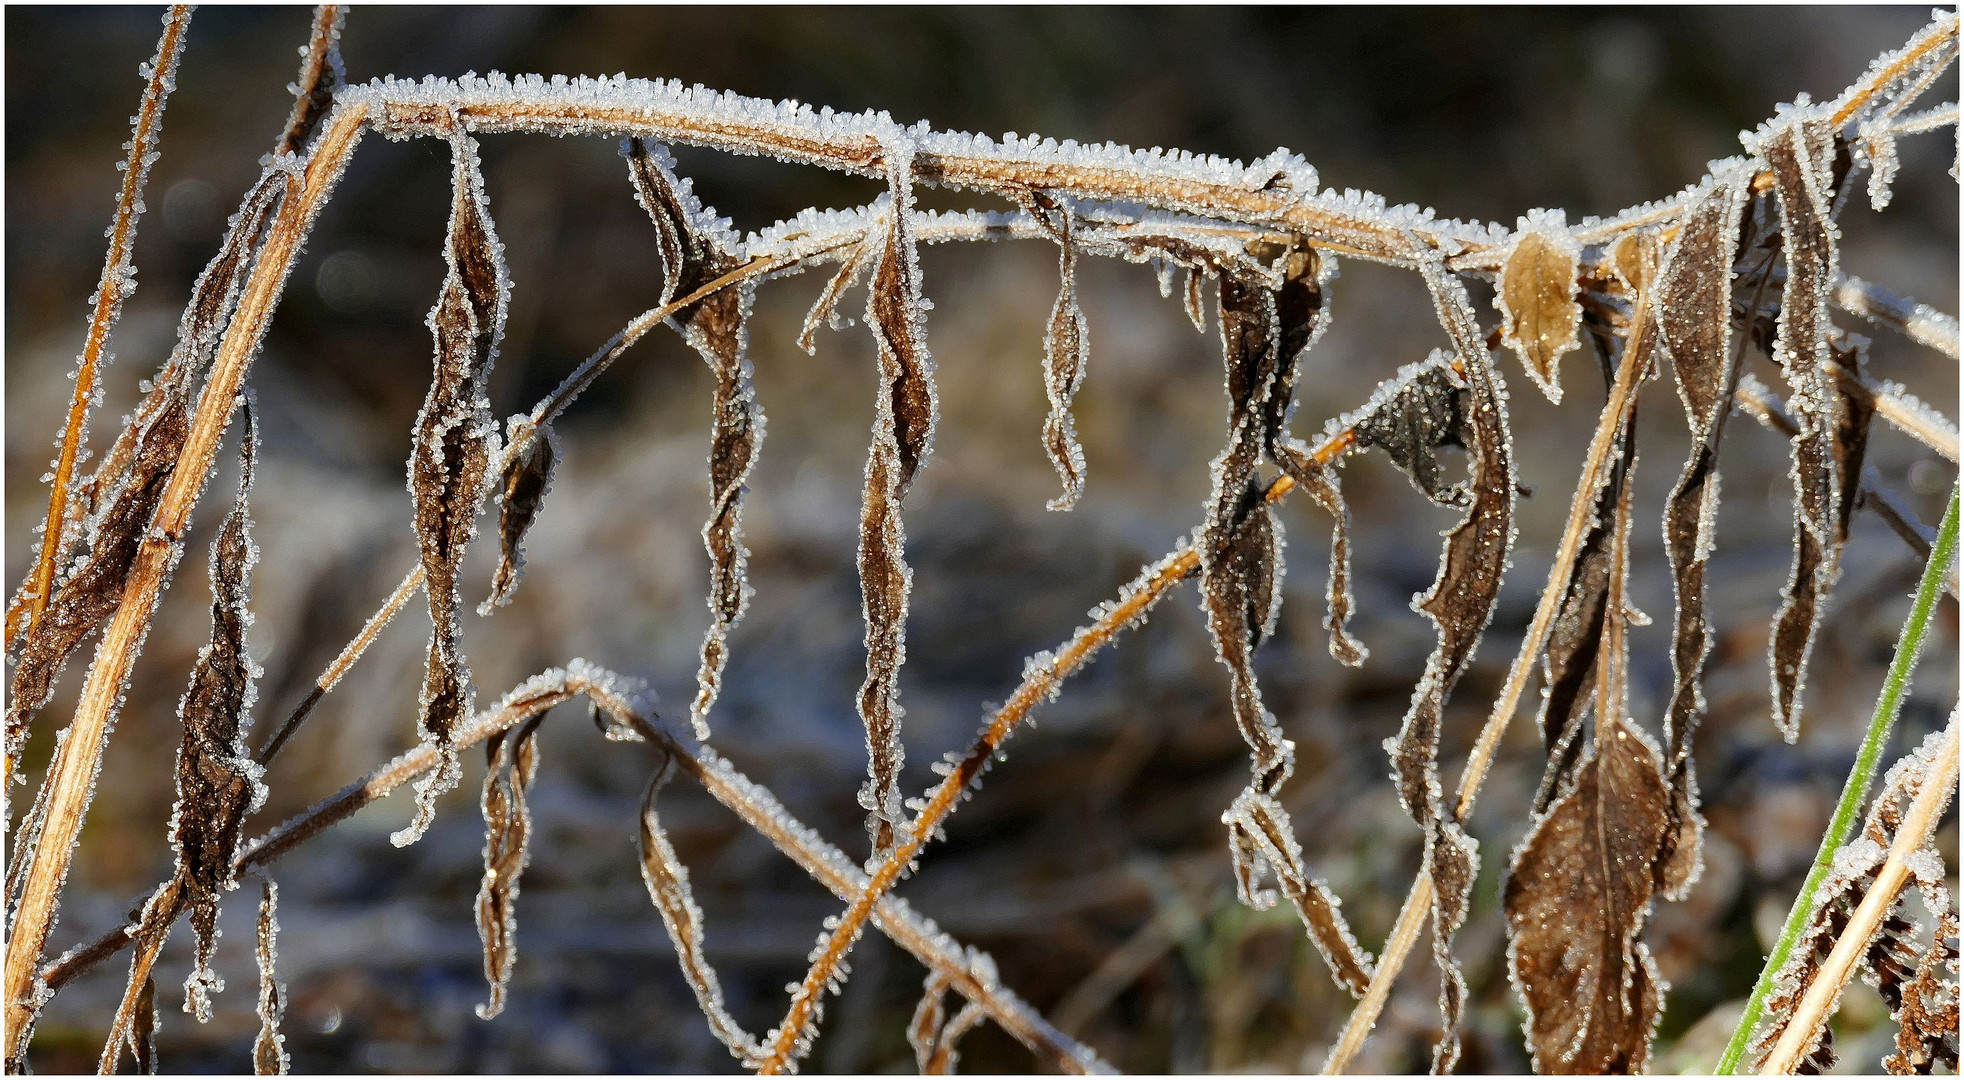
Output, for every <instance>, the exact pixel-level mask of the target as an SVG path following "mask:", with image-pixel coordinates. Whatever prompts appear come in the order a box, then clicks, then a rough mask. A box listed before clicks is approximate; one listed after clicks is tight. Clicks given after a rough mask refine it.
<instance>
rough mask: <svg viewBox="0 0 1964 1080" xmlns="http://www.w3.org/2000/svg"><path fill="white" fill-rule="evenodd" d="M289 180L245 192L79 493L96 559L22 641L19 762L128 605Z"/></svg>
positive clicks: (281, 176) (10, 720) (10, 728)
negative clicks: (147, 540)
mask: <svg viewBox="0 0 1964 1080" xmlns="http://www.w3.org/2000/svg"><path fill="white" fill-rule="evenodd" d="M286 179H287V177H286V174H285V173H283V172H279V171H277V170H269V171H267V172H266V173H265V174H264V175H262V176H261V177H260V179H259V182H258V183H257V184H255V185H254V186H253V188H252V190H251V191H250V192H248V193H247V195H246V197H245V200H244V202H243V204H242V205H241V206H240V208H239V211H238V213H237V214H235V215H234V216H233V218H232V221H231V225H230V227H229V229H228V230H227V232H226V234H225V239H224V241H223V243H222V244H221V245H220V248H219V251H218V254H217V255H216V256H214V257H213V258H212V260H211V262H210V264H209V265H207V266H206V267H205V269H204V271H203V273H201V274H200V275H199V276H198V281H197V283H196V285H195V286H193V288H192V292H191V303H190V305H189V306H188V307H187V308H186V309H185V311H184V317H183V319H182V321H181V322H180V323H179V326H178V335H177V346H176V347H175V348H174V349H173V350H172V352H171V355H170V358H169V359H168V360H167V361H166V362H165V363H164V366H163V368H162V370H161V371H160V372H159V373H158V376H157V379H156V382H155V385H153V386H152V387H151V389H150V391H149V393H148V394H146V395H145V396H144V399H143V401H142V402H141V403H140V404H139V405H138V407H137V410H136V412H135V413H134V414H133V415H132V416H131V417H130V419H129V422H128V423H127V424H126V425H125V426H124V429H123V431H122V433H121V434H120V435H118V436H117V439H116V442H115V443H114V444H113V445H112V446H111V448H110V450H109V452H108V453H107V454H105V455H104V456H103V459H102V462H101V464H99V465H97V466H96V471H95V473H94V474H93V475H92V476H91V477H90V478H89V479H88V480H87V481H86V482H84V483H82V484H80V485H78V486H77V489H76V492H75V498H74V499H73V500H71V502H70V504H69V505H70V508H71V511H72V512H74V513H76V514H81V515H85V516H86V522H85V525H86V528H85V534H86V538H87V540H88V550H87V552H86V553H85V554H82V555H80V556H78V557H77V558H76V559H75V560H74V561H73V562H72V564H71V565H70V566H69V568H68V569H67V571H66V573H65V575H64V577H63V579H62V580H61V581H59V582H58V583H57V584H56V586H55V590H54V595H53V596H52V598H51V599H50V601H49V603H48V605H47V608H46V610H45V611H44V612H43V614H42V618H41V620H40V622H39V623H38V624H36V626H35V627H34V629H33V630H32V631H30V632H27V633H24V634H22V635H21V636H20V637H19V638H18V639H16V642H15V647H16V649H17V652H16V653H15V667H14V678H13V683H12V686H11V693H10V694H9V695H8V701H7V729H6V740H7V741H6V753H7V756H8V758H9V760H12V761H15V762H18V761H19V760H20V752H21V749H22V742H23V741H24V740H25V739H26V736H27V726H28V722H29V720H30V719H31V718H32V716H33V714H34V712H35V711H36V710H38V709H39V708H40V707H41V706H42V705H45V704H46V703H47V700H48V697H49V696H50V695H51V694H52V693H53V692H54V683H55V680H56V679H58V678H59V677H60V676H61V671H62V668H63V667H64V666H65V665H66V664H67V662H68V659H69V657H71V656H73V655H74V653H75V650H76V649H77V648H79V647H80V646H81V644H82V641H83V639H85V638H86V637H88V635H89V634H90V632H92V631H93V630H94V629H95V628H96V627H97V626H99V625H100V624H101V623H102V621H103V620H104V619H106V618H108V617H109V615H110V613H111V612H113V611H115V610H116V606H117V604H119V603H120V602H121V601H122V597H123V586H124V584H125V583H126V582H127V581H128V580H129V573H130V567H131V565H132V563H133V561H134V560H135V558H136V551H137V548H138V547H139V546H140V544H141V543H142V540H143V533H144V530H146V529H148V528H149V526H150V519H151V517H152V516H153V515H154V513H155V511H156V508H157V501H158V499H159V498H161V497H162V495H163V490H164V485H165V484H166V483H168V482H169V480H170V476H171V472H172V471H173V470H174V469H175V468H176V465H177V458H178V454H179V452H180V451H181V450H182V449H183V447H184V440H185V437H186V436H187V435H188V433H189V431H190V425H189V409H190V403H191V398H192V393H193V386H194V384H195V382H196V380H197V379H198V377H199V376H201V375H202V374H203V373H204V370H205V368H206V367H207V366H208V365H209V364H210V363H211V358H212V357H213V355H215V354H216V352H217V350H218V341H219V336H220V335H221V334H222V333H223V332H224V330H225V325H226V323H227V321H228V320H229V319H230V316H231V312H232V308H233V307H234V306H235V304H236V303H237V301H238V295H239V289H240V287H241V286H242V285H243V283H244V281H245V276H246V273H247V271H248V270H250V269H251V266H252V261H253V255H254V251H255V250H256V247H257V245H258V242H259V237H260V233H261V232H263V231H264V229H265V226H266V223H267V221H268V220H270V219H271V217H272V215H273V212H274V211H275V210H276V209H277V208H278V206H279V203H280V199H281V196H282V195H283V194H284V193H285V191H286Z"/></svg>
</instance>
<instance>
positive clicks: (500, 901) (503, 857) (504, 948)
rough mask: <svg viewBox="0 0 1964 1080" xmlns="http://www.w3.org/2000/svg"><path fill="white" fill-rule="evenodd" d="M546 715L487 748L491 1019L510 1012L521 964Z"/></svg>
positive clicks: (485, 894) (481, 925)
mask: <svg viewBox="0 0 1964 1080" xmlns="http://www.w3.org/2000/svg"><path fill="white" fill-rule="evenodd" d="M543 719H545V713H543V712H541V713H538V714H536V715H534V716H533V717H532V718H531V719H529V720H527V721H525V722H524V723H523V724H520V725H519V726H518V727H516V728H513V729H511V730H510V731H507V732H505V733H503V734H501V735H498V736H496V737H494V738H492V739H491V740H490V741H488V742H486V743H485V744H484V755H485V774H484V795H483V798H482V801H481V805H482V806H483V808H484V879H483V881H482V882H481V883H480V884H479V885H478V889H477V934H478V937H479V938H480V939H482V940H483V942H484V981H485V982H486V983H487V984H488V985H489V986H490V988H491V996H490V1000H488V1001H486V1002H485V1003H484V1004H482V1005H479V1006H478V1007H477V1015H478V1016H479V1017H480V1018H481V1019H485V1020H489V1019H491V1018H492V1017H494V1016H497V1015H498V1014H499V1013H501V1012H503V1011H504V1009H505V987H506V986H507V985H509V984H510V982H511V972H512V966H513V965H514V964H516V963H517V962H518V944H517V941H516V935H517V933H518V906H517V905H518V881H519V878H520V876H521V875H523V874H524V873H525V865H526V863H528V862H530V861H531V858H532V850H531V840H532V810H531V808H530V807H529V806H527V805H526V801H525V799H526V793H527V792H528V791H529V790H531V787H532V778H533V776H535V775H536V774H537V773H538V771H539V744H538V739H537V737H536V736H537V734H538V730H539V721H540V720H543Z"/></svg>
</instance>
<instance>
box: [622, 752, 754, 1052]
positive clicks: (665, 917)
mask: <svg viewBox="0 0 1964 1080" xmlns="http://www.w3.org/2000/svg"><path fill="white" fill-rule="evenodd" d="M667 779H668V766H667V764H666V763H664V764H663V766H662V769H661V771H660V772H657V773H656V774H655V775H654V777H653V778H651V779H650V780H649V781H648V789H647V791H646V792H645V793H644V794H643V795H642V797H641V880H642V881H643V882H645V883H646V884H647V886H648V898H649V899H650V900H652V901H654V904H655V910H656V911H658V912H660V913H661V921H662V925H663V926H664V927H667V929H668V937H669V940H670V941H672V942H674V943H675V957H676V960H677V961H679V962H680V963H681V965H682V974H683V976H685V977H686V978H687V979H688V980H689V989H691V990H693V991H695V995H696V1005H697V1007H699V1008H701V1009H702V1014H703V1016H704V1018H706V1019H707V1020H708V1021H709V1030H710V1032H711V1033H712V1034H714V1035H715V1036H716V1038H717V1039H718V1040H719V1041H721V1042H722V1044H723V1045H724V1046H727V1047H729V1048H730V1053H731V1054H732V1055H734V1056H735V1057H736V1059H737V1060H738V1061H740V1062H742V1063H743V1067H744V1068H746V1069H754V1068H756V1067H757V1065H758V1063H760V1062H762V1061H763V1060H764V1058H765V1057H766V1056H767V1050H766V1048H765V1047H764V1046H763V1044H761V1043H759V1042H758V1041H757V1040H756V1039H754V1038H752V1037H751V1036H750V1034H749V1033H748V1032H746V1031H744V1030H743V1027H742V1025H740V1024H738V1023H737V1022H736V1018H735V1017H733V1016H731V1015H730V1011H729V1007H728V1006H727V1005H726V1004H725V1003H724V1001H723V984H722V983H721V982H720V981H719V980H718V979H717V978H716V969H715V968H713V967H711V966H710V965H709V960H708V958H707V957H706V956H704V955H703V947H702V909H701V908H699V907H697V906H696V899H695V895H694V894H693V893H692V892H691V891H690V889H689V868H688V867H686V866H683V865H682V861H681V860H680V859H678V858H676V857H675V849H674V848H673V847H671V846H670V845H669V842H668V834H667V833H665V832H663V831H662V827H661V818H660V817H659V816H658V815H656V813H655V796H656V795H658V794H660V792H661V787H662V785H663V784H664V783H666V782H667Z"/></svg>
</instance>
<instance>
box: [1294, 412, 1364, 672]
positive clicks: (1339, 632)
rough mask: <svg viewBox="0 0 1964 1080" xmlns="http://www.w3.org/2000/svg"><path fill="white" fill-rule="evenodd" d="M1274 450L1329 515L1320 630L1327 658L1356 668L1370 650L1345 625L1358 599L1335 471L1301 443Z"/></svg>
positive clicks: (1346, 518) (1347, 524)
mask: <svg viewBox="0 0 1964 1080" xmlns="http://www.w3.org/2000/svg"><path fill="white" fill-rule="evenodd" d="M1276 450H1277V454H1276V458H1275V462H1276V464H1277V465H1279V466H1281V468H1282V471H1283V472H1285V473H1287V474H1288V475H1289V478H1290V479H1291V480H1294V481H1295V482H1296V486H1298V487H1300V488H1302V489H1303V491H1305V492H1306V493H1308V495H1309V497H1310V500H1311V501H1313V502H1314V503H1316V505H1317V506H1319V507H1321V508H1322V509H1323V510H1324V511H1325V512H1326V513H1328V514H1329V515H1330V522H1331V525H1330V579H1329V585H1328V587H1327V589H1326V597H1325V599H1326V610H1327V612H1328V613H1327V614H1326V615H1324V616H1323V628H1324V629H1326V630H1328V631H1329V632H1330V655H1331V656H1333V657H1335V658H1336V660H1337V662H1338V663H1340V664H1343V665H1345V666H1346V667H1356V666H1358V665H1359V664H1362V663H1363V662H1364V661H1365V660H1367V659H1369V658H1370V655H1371V650H1369V649H1367V648H1365V647H1364V643H1363V642H1361V641H1358V640H1357V639H1356V638H1354V637H1351V636H1350V632H1349V630H1348V629H1346V626H1345V624H1346V623H1348V622H1349V620H1350V614H1351V612H1352V611H1353V610H1355V609H1356V607H1357V600H1356V598H1355V596H1353V595H1352V593H1351V589H1350V506H1349V505H1348V504H1347V503H1345V502H1344V499H1343V486H1342V484H1341V483H1340V482H1339V481H1338V480H1337V471H1336V470H1335V469H1333V468H1331V467H1330V466H1328V465H1325V464H1323V463H1322V462H1319V461H1317V460H1316V458H1315V456H1314V455H1312V454H1311V453H1310V452H1309V447H1307V446H1306V445H1304V444H1303V443H1302V442H1301V441H1300V440H1297V439H1290V440H1288V441H1287V442H1284V443H1280V444H1278V445H1277V447H1276Z"/></svg>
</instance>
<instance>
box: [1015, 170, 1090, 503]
mask: <svg viewBox="0 0 1964 1080" xmlns="http://www.w3.org/2000/svg"><path fill="white" fill-rule="evenodd" d="M1030 200H1031V206H1032V208H1033V211H1034V214H1035V217H1036V219H1037V221H1038V222H1040V223H1041V224H1042V225H1043V226H1044V228H1045V229H1047V230H1049V232H1050V235H1051V236H1052V237H1054V238H1055V239H1056V241H1057V248H1058V255H1057V274H1058V277H1059V279H1060V280H1061V284H1060V285H1059V286H1058V289H1057V302H1056V303H1055V304H1054V305H1052V306H1051V309H1050V325H1049V327H1048V329H1047V331H1046V332H1045V334H1044V340H1043V386H1044V392H1045V393H1046V394H1047V395H1048V396H1049V398H1050V412H1049V414H1048V415H1047V416H1045V417H1044V421H1043V445H1044V450H1045V451H1046V452H1047V453H1049V455H1050V463H1051V465H1052V466H1054V467H1055V468H1056V470H1057V477H1058V479H1059V480H1061V481H1062V482H1063V485H1064V493H1063V494H1062V495H1059V496H1058V497H1057V498H1054V499H1052V500H1050V502H1049V503H1048V504H1047V505H1048V507H1049V509H1052V510H1069V509H1071V508H1072V507H1074V506H1076V505H1077V501H1078V498H1079V497H1080V496H1082V495H1083V494H1084V447H1082V446H1080V445H1079V444H1078V440H1077V427H1076V426H1075V425H1074V424H1073V423H1072V421H1071V401H1072V399H1073V398H1075V397H1076V396H1077V392H1078V388H1079V387H1081V386H1083V385H1084V373H1085V365H1086V362H1087V360H1088V358H1089V355H1090V351H1091V346H1090V328H1089V326H1088V324H1087V323H1086V322H1085V318H1084V311H1083V309H1082V308H1080V307H1079V306H1078V302H1077V242H1076V240H1075V239H1073V237H1072V235H1071V233H1072V224H1073V215H1072V212H1071V207H1070V204H1069V203H1068V202H1066V201H1064V200H1063V199H1053V198H1051V197H1049V196H1047V195H1045V194H1044V193H1042V192H1040V191H1034V192H1031V193H1030Z"/></svg>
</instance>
